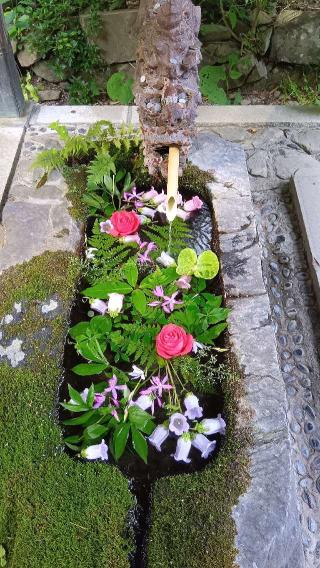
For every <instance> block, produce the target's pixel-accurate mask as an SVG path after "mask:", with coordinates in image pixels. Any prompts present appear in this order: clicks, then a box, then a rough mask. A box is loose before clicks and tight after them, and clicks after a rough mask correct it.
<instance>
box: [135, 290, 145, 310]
mask: <svg viewBox="0 0 320 568" xmlns="http://www.w3.org/2000/svg"><path fill="white" fill-rule="evenodd" d="M131 300H132V303H133V305H134V307H135V308H136V310H137V311H138V312H139V313H140V314H142V315H144V314H145V313H146V309H147V298H146V296H145V294H144V292H143V291H142V290H133V292H132V296H131Z"/></svg>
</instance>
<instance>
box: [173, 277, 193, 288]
mask: <svg viewBox="0 0 320 568" xmlns="http://www.w3.org/2000/svg"><path fill="white" fill-rule="evenodd" d="M191 278H192V277H191V276H181V277H180V278H179V279H178V280H176V285H177V286H178V288H181V289H182V290H189V289H190V288H191V284H190V282H191Z"/></svg>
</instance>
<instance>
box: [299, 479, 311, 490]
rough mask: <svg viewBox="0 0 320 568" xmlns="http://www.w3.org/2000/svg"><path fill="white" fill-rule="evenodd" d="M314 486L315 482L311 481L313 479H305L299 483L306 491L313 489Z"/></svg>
mask: <svg viewBox="0 0 320 568" xmlns="http://www.w3.org/2000/svg"><path fill="white" fill-rule="evenodd" d="M312 484H313V480H312V479H311V477H303V478H302V479H300V481H299V485H300V487H303V488H304V489H311V487H312Z"/></svg>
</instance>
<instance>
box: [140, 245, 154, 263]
mask: <svg viewBox="0 0 320 568" xmlns="http://www.w3.org/2000/svg"><path fill="white" fill-rule="evenodd" d="M145 247H146V250H145V251H144V252H143V253H139V254H138V261H139V263H140V264H149V263H150V262H152V260H151V258H150V257H149V254H150V252H152V251H153V250H156V249H157V245H156V244H155V243H153V242H150V243H147V242H144V243H141V244H140V250H142V249H143V248H145Z"/></svg>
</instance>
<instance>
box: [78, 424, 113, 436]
mask: <svg viewBox="0 0 320 568" xmlns="http://www.w3.org/2000/svg"><path fill="white" fill-rule="evenodd" d="M108 430H109V426H108V425H103V424H91V426H88V427H87V428H86V429H85V431H84V434H85V435H87V436H88V438H91V439H96V438H102V436H104V434H106V432H108Z"/></svg>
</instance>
